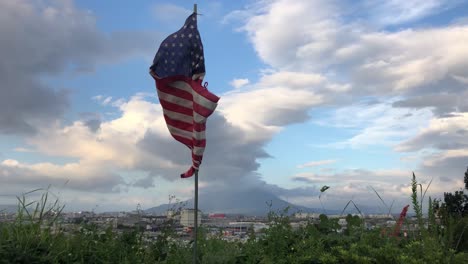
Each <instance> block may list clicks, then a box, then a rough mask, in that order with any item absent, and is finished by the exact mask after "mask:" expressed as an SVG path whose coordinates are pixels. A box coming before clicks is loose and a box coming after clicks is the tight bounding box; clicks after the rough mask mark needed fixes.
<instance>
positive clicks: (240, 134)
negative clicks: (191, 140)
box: [138, 112, 270, 180]
mask: <svg viewBox="0 0 468 264" xmlns="http://www.w3.org/2000/svg"><path fill="white" fill-rule="evenodd" d="M206 135H207V147H206V150H205V153H204V156H203V163H202V168H201V171H202V173H203V178H204V179H205V180H208V179H210V180H211V179H219V178H223V179H227V178H231V177H236V178H239V177H240V176H244V175H248V174H250V173H252V172H254V171H256V170H257V169H258V168H259V166H260V164H259V162H258V159H261V158H268V157H270V156H269V155H268V154H267V153H266V152H265V151H264V149H263V147H264V144H266V143H267V142H266V141H258V142H250V141H249V142H247V141H246V140H245V136H246V135H245V132H244V131H242V130H241V129H239V128H237V127H235V126H233V125H231V124H230V123H228V122H227V121H226V119H225V118H224V117H223V116H221V115H220V114H218V113H216V112H215V113H214V114H213V115H212V116H211V117H210V118H209V119H208V121H207V129H206ZM138 147H139V148H141V149H143V150H144V151H145V152H147V153H148V155H155V156H160V157H164V158H165V159H168V160H171V161H172V162H174V163H176V164H179V165H184V164H187V165H186V166H187V169H188V167H189V166H190V151H189V150H188V149H187V148H186V147H185V146H183V145H182V144H181V143H179V142H177V141H175V140H174V139H172V138H163V137H161V136H159V135H157V134H155V133H152V132H151V131H148V132H147V133H146V135H145V137H144V138H143V139H142V140H141V141H140V142H139V143H138ZM140 166H142V167H143V168H145V169H146V170H149V171H150V172H151V173H152V174H154V175H159V176H162V177H165V178H167V179H174V176H175V175H178V174H180V173H181V172H182V171H175V170H166V171H164V170H162V169H161V168H159V167H155V164H151V163H145V162H144V160H143V161H142V163H141V164H140Z"/></svg>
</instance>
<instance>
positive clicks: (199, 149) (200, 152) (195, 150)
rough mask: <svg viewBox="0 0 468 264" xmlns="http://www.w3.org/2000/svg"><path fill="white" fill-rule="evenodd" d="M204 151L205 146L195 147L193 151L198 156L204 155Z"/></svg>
mask: <svg viewBox="0 0 468 264" xmlns="http://www.w3.org/2000/svg"><path fill="white" fill-rule="evenodd" d="M204 151H205V148H201V147H193V150H192V153H193V154H195V155H197V156H202V155H203V152H204Z"/></svg>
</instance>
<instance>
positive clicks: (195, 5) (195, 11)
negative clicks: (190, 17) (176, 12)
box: [193, 4, 197, 14]
mask: <svg viewBox="0 0 468 264" xmlns="http://www.w3.org/2000/svg"><path fill="white" fill-rule="evenodd" d="M193 12H194V13H195V14H196V13H197V4H193Z"/></svg>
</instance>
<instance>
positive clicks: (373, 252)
mask: <svg viewBox="0 0 468 264" xmlns="http://www.w3.org/2000/svg"><path fill="white" fill-rule="evenodd" d="M467 175H468V171H467ZM465 183H467V186H465V187H467V188H468V176H467V177H466V178H465ZM412 187H413V195H412V196H411V199H412V205H413V210H414V211H415V215H416V217H417V223H418V224H419V225H418V226H419V228H418V229H416V230H414V231H413V232H411V233H409V234H407V236H403V235H402V234H399V233H397V234H394V233H392V232H389V231H392V230H394V229H392V230H385V229H381V228H378V229H374V230H367V229H366V228H365V224H364V222H363V220H362V219H361V218H359V217H353V216H351V215H348V217H347V228H346V230H345V232H342V233H340V232H338V230H339V227H340V226H339V225H338V219H329V218H328V217H327V216H325V215H321V216H320V221H319V222H318V223H313V222H311V221H309V222H306V223H305V224H304V225H302V226H300V227H298V228H296V229H295V228H293V227H292V226H291V224H290V221H291V219H290V216H289V214H288V212H287V209H286V210H283V211H279V212H278V211H277V212H270V214H269V220H270V227H269V228H268V229H266V230H265V231H264V233H263V234H262V235H261V236H259V235H258V234H256V233H255V232H253V230H251V231H250V232H249V234H248V239H247V241H246V242H245V243H240V242H230V241H225V240H223V239H222V236H221V234H219V236H214V237H213V236H208V234H207V232H205V230H204V229H203V228H202V229H201V232H200V233H199V242H198V245H199V255H198V258H199V260H200V261H201V262H200V263H278V264H281V263H285V264H286V263H304V264H305V263H466V260H467V259H468V210H466V209H467V205H468V196H467V195H466V194H465V192H464V191H456V192H455V193H446V194H445V196H444V201H441V200H436V201H433V200H431V199H430V198H429V199H428V203H429V206H428V208H429V209H428V211H427V215H428V218H427V219H423V218H422V215H423V212H422V209H421V208H422V202H424V199H423V196H424V193H423V192H422V191H420V192H418V190H419V189H421V190H422V185H420V184H419V183H418V182H417V181H416V178H415V177H414V176H413V181H412ZM418 187H419V188H418ZM20 205H21V206H20V209H19V212H18V215H17V218H16V220H15V221H14V222H11V223H1V225H0V263H191V260H192V245H191V244H190V243H183V242H182V241H181V240H178V239H177V235H176V233H175V232H174V229H173V228H172V224H173V223H172V222H170V221H168V222H167V223H166V224H165V225H164V227H163V229H162V232H161V234H160V235H159V236H158V237H157V239H156V240H155V241H151V242H148V241H147V240H146V239H145V236H144V234H143V232H142V231H139V230H130V231H126V232H123V233H117V232H114V231H113V230H112V228H111V227H108V228H107V229H105V230H101V229H99V228H97V227H96V226H93V225H87V224H82V225H80V226H79V228H77V229H76V230H75V231H74V232H72V233H65V232H63V231H62V230H61V228H60V224H59V223H58V222H57V219H58V218H57V217H58V215H59V212H60V210H61V209H62V208H63V207H60V206H59V205H58V204H57V203H53V204H52V205H49V204H48V203H47V194H44V196H43V198H42V199H41V200H40V201H38V202H36V203H30V204H27V203H26V202H25V201H24V200H20ZM31 205H35V208H34V210H30V209H28V208H31V207H30V206H31ZM405 224H407V223H404V225H405Z"/></svg>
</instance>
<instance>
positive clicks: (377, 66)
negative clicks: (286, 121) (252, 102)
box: [243, 0, 468, 96]
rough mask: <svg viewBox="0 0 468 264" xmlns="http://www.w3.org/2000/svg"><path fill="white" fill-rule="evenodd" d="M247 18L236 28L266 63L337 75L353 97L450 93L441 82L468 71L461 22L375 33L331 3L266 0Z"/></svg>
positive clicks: (464, 30)
mask: <svg viewBox="0 0 468 264" xmlns="http://www.w3.org/2000/svg"><path fill="white" fill-rule="evenodd" d="M432 2H434V3H432V4H431V6H437V5H438V4H437V3H438V2H437V3H436V1H432ZM392 3H393V4H392V5H395V6H402V9H404V10H406V9H407V7H405V5H403V3H399V2H398V3H395V1H393V2H392ZM400 4H401V5H400ZM343 6H346V5H343ZM318 9H319V10H320V12H310V10H318ZM250 14H251V15H250V16H249V17H248V18H247V19H246V20H245V24H244V27H243V30H244V31H245V32H247V34H248V37H249V39H250V40H251V42H252V43H253V45H254V48H255V50H256V51H257V53H258V55H259V57H260V58H261V59H263V60H264V61H265V62H266V63H268V64H269V65H270V66H272V67H274V68H276V69H280V70H282V71H283V70H287V71H290V70H292V71H296V72H301V71H302V72H306V73H307V72H308V73H310V72H323V73H327V77H330V78H333V77H334V76H337V75H338V76H339V78H340V79H341V80H343V81H344V82H349V84H350V92H351V93H352V94H354V95H359V96H362V95H370V94H374V95H412V93H413V92H414V93H416V92H417V93H418V94H426V93H434V92H440V91H444V90H446V89H447V88H450V84H448V83H446V82H445V80H446V79H447V78H451V76H452V75H455V76H461V77H463V76H464V70H463V69H465V68H466V67H467V61H468V59H467V58H468V53H467V50H466V49H465V48H464V45H463V44H462V43H466V42H467V41H468V39H467V38H468V28H467V27H466V26H464V25H448V26H446V27H439V28H421V29H404V30H400V31H394V32H386V31H376V30H375V28H373V27H368V26H365V25H363V24H359V23H358V22H357V21H356V22H353V20H351V21H348V20H347V19H346V18H347V17H346V15H347V14H346V12H344V10H341V9H340V5H338V4H336V3H334V2H333V1H305V0H304V1H303V0H297V1H284V0H278V1H271V2H268V4H266V7H265V6H263V7H262V8H259V9H257V10H256V12H250ZM343 21H347V22H346V24H345V23H344V22H343ZM331 72H332V73H334V75H330V74H328V73H331ZM465 77H466V76H465ZM464 89H465V90H466V87H465V88H464Z"/></svg>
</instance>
